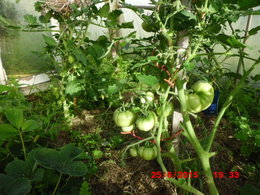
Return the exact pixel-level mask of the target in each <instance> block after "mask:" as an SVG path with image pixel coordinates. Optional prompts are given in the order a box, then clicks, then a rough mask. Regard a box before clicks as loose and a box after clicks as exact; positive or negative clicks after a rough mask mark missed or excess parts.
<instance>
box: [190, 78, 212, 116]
mask: <svg viewBox="0 0 260 195" xmlns="http://www.w3.org/2000/svg"><path fill="white" fill-rule="evenodd" d="M192 88H193V90H194V93H192V94H188V96H187V105H188V110H189V111H190V112H193V113H198V112H200V111H202V110H205V109H207V108H208V107H209V106H210V105H211V104H212V102H213V99H214V88H213V87H212V85H211V84H210V83H208V82H207V81H197V82H196V83H195V84H194V85H193V86H192Z"/></svg>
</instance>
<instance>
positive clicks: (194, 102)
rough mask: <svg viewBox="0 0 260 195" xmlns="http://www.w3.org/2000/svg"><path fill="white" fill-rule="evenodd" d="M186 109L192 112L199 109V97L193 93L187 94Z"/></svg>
mask: <svg viewBox="0 0 260 195" xmlns="http://www.w3.org/2000/svg"><path fill="white" fill-rule="evenodd" d="M187 104H188V110H189V111H190V112H193V113H197V112H200V111H201V101H200V97H199V96H198V95H197V94H196V93H194V94H188V97H187Z"/></svg>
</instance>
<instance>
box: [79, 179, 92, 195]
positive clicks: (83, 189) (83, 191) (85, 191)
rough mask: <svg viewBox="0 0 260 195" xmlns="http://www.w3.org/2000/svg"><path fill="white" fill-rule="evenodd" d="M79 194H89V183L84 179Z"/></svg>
mask: <svg viewBox="0 0 260 195" xmlns="http://www.w3.org/2000/svg"><path fill="white" fill-rule="evenodd" d="M79 195H91V193H90V188H89V183H88V182H87V181H84V182H83V183H82V185H81V188H80V192H79Z"/></svg>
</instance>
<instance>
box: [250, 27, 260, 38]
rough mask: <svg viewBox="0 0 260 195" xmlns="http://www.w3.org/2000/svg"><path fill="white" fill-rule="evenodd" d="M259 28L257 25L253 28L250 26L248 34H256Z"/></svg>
mask: <svg viewBox="0 0 260 195" xmlns="http://www.w3.org/2000/svg"><path fill="white" fill-rule="evenodd" d="M259 30H260V26H257V27H255V28H252V29H251V30H250V31H249V33H248V34H249V35H250V36H252V35H255V34H257V32H258V31H259Z"/></svg>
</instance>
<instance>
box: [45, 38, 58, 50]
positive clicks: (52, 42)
mask: <svg viewBox="0 0 260 195" xmlns="http://www.w3.org/2000/svg"><path fill="white" fill-rule="evenodd" d="M43 39H44V41H45V43H46V44H47V45H48V46H51V47H55V46H56V45H57V43H56V41H55V40H54V39H53V38H52V37H48V36H46V35H43Z"/></svg>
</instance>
